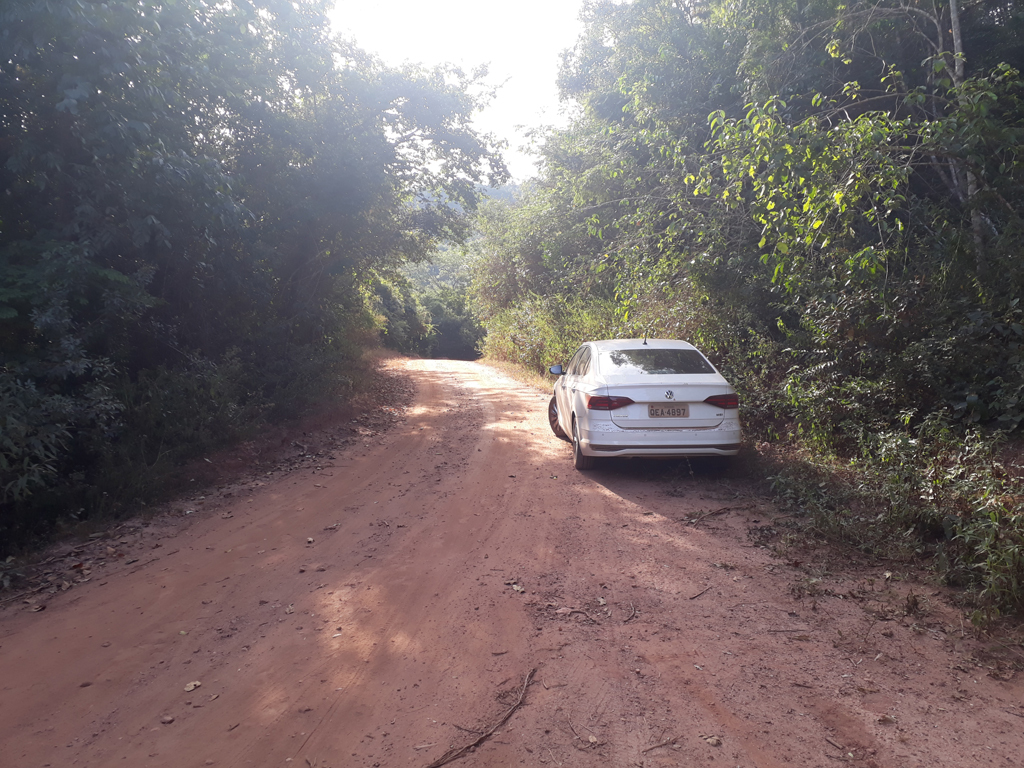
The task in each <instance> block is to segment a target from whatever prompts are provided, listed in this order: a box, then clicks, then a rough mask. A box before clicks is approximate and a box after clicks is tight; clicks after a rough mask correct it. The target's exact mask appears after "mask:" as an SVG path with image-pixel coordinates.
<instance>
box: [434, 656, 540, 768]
mask: <svg viewBox="0 0 1024 768" xmlns="http://www.w3.org/2000/svg"><path fill="white" fill-rule="evenodd" d="M536 673H537V670H536V668H534V669H531V670H530V672H529V674H528V675H527V676H526V679H525V680H523V687H522V688H521V689H520V690H519V698H518V699H516V703H515V704H513V705H512V706H511V707H509V708H508V711H507V712H506V713H505V714H504V715H503V716H502V718H501V720H499V721H498V722H496V723H495V724H494V725H492V726H491V727H490V728H489V729H488V730H487V731H485V732H484V733H482V734H481V735H480V736H479V737H478V738H477V739H476V740H475V741H473V742H471V743H469V744H467V745H466V746H464V747H459V748H458V749H449V750H448V751H447V752H445V753H444V754H443V755H441V757H439V758H438V759H437V760H435V761H434V762H432V763H431V764H430V765H428V766H427V768H441V766H442V765H448V763H450V762H452V761H454V760H458V759H459V758H460V757H462V756H463V755H464V754H466V753H467V752H469V751H470V750H471V749H473V748H474V747H477V746H479V745H480V744H482V743H483V742H484V741H486V740H487V739H488V738H489V737H490V736H491V735H492V734H493V733H494V732H495V731H496V730H498V729H499V728H501V726H503V725H504V724H505V723H507V722H508V720H509V718H510V717H512V715H513V714H514V713H515V711H516V710H517V709H519V707H520V706H521V705H522V703H523V700H524V699H525V698H526V689H527V688H529V687H530V681H531V680H533V676H534V675H535V674H536Z"/></svg>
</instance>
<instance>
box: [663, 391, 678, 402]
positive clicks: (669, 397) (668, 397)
mask: <svg viewBox="0 0 1024 768" xmlns="http://www.w3.org/2000/svg"><path fill="white" fill-rule="evenodd" d="M675 396H676V393H675V392H673V391H672V390H671V389H668V390H665V399H666V400H674V399H675Z"/></svg>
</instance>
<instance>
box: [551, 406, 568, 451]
mask: <svg viewBox="0 0 1024 768" xmlns="http://www.w3.org/2000/svg"><path fill="white" fill-rule="evenodd" d="M548 424H550V425H551V431H552V432H554V433H555V437H560V438H561V439H562V440H568V439H569V436H568V435H567V434H565V430H564V429H562V425H561V424H559V423H558V401H557V400H556V399H555V396H554V395H552V396H551V400H550V402H548Z"/></svg>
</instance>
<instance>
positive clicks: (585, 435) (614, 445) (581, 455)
mask: <svg viewBox="0 0 1024 768" xmlns="http://www.w3.org/2000/svg"><path fill="white" fill-rule="evenodd" d="M550 370H551V373H553V374H554V375H555V376H558V381H556V382H555V392H554V395H553V396H552V398H551V402H550V404H549V406H548V421H549V422H550V424H551V430H552V431H553V432H554V433H555V434H556V435H558V436H559V437H561V438H564V439H568V440H571V441H572V447H573V462H574V464H575V465H576V469H591V468H593V466H594V463H595V462H596V460H597V457H599V456H735V455H736V454H737V453H738V452H739V449H740V440H741V439H742V438H741V433H740V419H739V398H738V397H737V396H736V390H735V389H733V388H732V386H731V385H730V384H729V382H728V381H726V380H725V378H724V377H723V376H722V374H720V373H719V372H718V371H717V370H715V367H714V366H713V365H711V363H710V362H709V361H708V359H707V358H706V357H704V355H702V354H701V353H700V352H699V351H698V350H697V348H696V347H694V346H693V345H692V344H688V343H687V342H685V341H673V340H670V339H624V340H616V341H588V342H587V343H586V344H584V345H583V346H581V347H580V348H579V349H578V350H577V351H576V354H574V355H573V356H572V360H570V361H569V364H568V365H567V366H565V367H564V368H563V367H562V366H561V365H555V366H552V367H551V369H550Z"/></svg>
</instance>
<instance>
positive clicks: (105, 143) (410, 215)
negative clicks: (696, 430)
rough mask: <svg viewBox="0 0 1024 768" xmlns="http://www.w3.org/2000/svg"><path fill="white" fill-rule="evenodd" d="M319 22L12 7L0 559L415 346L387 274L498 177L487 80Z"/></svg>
mask: <svg viewBox="0 0 1024 768" xmlns="http://www.w3.org/2000/svg"><path fill="white" fill-rule="evenodd" d="M327 8H328V4H327V3H326V2H323V1H322V0H315V1H312V2H301V3H292V2H279V1H278V0H253V1H252V2H250V0H243V1H242V2H230V3H219V4H212V5H211V4H208V3H202V2H198V0H181V1H180V2H176V3H171V4H167V3H158V2H149V1H148V0H143V1H142V2H126V1H125V0H108V2H104V3H94V2H85V3H81V2H72V1H71V0H47V2H43V1H42V0H12V2H6V3H4V4H3V6H2V8H0V49H2V51H3V53H2V55H0V556H3V555H7V554H9V553H10V552H12V551H17V550H18V549H19V548H21V547H24V546H30V545H32V543H33V542H36V541H39V540H40V539H41V538H42V537H46V536H48V535H51V534H52V532H53V531H54V530H55V528H56V527H57V526H58V525H59V524H62V523H68V522H70V523H74V522H75V521H82V520H86V519H89V520H96V519H98V518H101V517H104V516H106V517H111V516H114V517H116V516H118V515H120V514H123V513H124V512H125V511H126V510H130V509H131V508H133V507H134V506H137V505H138V504H139V503H142V502H145V501H147V500H149V499H152V498H154V497H156V496H159V495H160V494H161V493H163V492H164V491H165V490H166V488H165V485H166V482H167V480H168V478H170V477H173V475H174V471H175V470H176V468H178V467H180V465H181V464H182V463H183V462H185V461H188V460H190V459H195V458H196V457H198V456H201V455H202V454H203V453H204V452H207V451H209V450H211V449H213V448H216V447H218V446H221V445H223V444H225V443H226V442H229V441H232V440H236V439H238V438H239V437H241V436H244V435H246V434H248V433H250V432H251V431H252V430H254V429H256V428H258V427H259V425H260V424H262V423H264V422H266V421H267V420H271V419H279V418H287V417H293V416H295V415H298V414H300V413H302V412H304V411H305V410H306V409H307V408H309V407H310V406H311V405H312V404H314V403H315V402H317V401H318V400H321V399H323V398H324V397H328V396H330V395H332V394H340V395H344V394H345V393H347V392H350V391H351V390H352V389H353V387H355V386H357V384H358V378H359V375H360V374H359V370H360V359H361V356H362V353H363V350H364V349H366V348H368V347H370V346H375V345H378V344H379V343H381V341H383V342H384V343H386V344H388V345H389V346H392V347H394V348H396V349H401V350H410V349H417V348H418V346H417V345H421V344H422V342H423V339H425V338H427V337H428V336H429V334H430V330H429V327H428V323H427V322H426V321H425V318H424V317H423V315H422V313H421V312H420V310H419V307H418V305H417V304H416V303H415V301H414V300H413V299H412V298H411V295H410V288H409V284H408V282H407V280H406V278H404V277H403V276H402V274H401V273H400V272H399V267H400V266H402V265H403V264H406V263H409V262H416V261H419V260H422V259H424V258H426V257H427V256H428V255H429V254H431V253H432V252H433V251H434V249H435V248H436V247H437V245H438V244H439V243H459V242H462V241H463V240H464V239H465V237H466V236H467V233H468V232H469V227H470V218H469V216H470V214H471V213H472V212H473V211H474V209H475V208H476V206H477V202H478V199H479V197H480V192H479V190H480V189H481V187H482V185H485V184H501V183H502V182H503V181H504V180H505V179H506V177H507V173H506V171H505V167H504V164H503V162H502V160H501V158H500V156H499V155H498V154H497V153H496V151H495V148H494V145H493V143H492V142H491V140H490V139H489V138H488V137H486V136H481V135H479V134H478V133H477V132H476V131H475V130H474V129H473V128H472V126H471V124H470V118H471V116H472V113H473V112H474V110H475V109H476V108H477V107H478V106H479V105H480V104H481V103H482V100H483V99H485V98H487V89H486V88H485V87H484V86H483V85H482V81H481V78H482V76H483V74H484V73H482V72H478V73H465V72H462V71H460V70H458V69H454V68H437V69H430V70H427V69H417V68H414V67H405V68H402V69H400V70H396V69H389V68H387V67H385V66H383V65H382V64H381V63H380V62H379V61H377V60H376V59H374V57H373V56H371V55H369V54H367V53H366V52H364V51H362V50H360V49H358V48H357V47H355V46H354V45H353V44H350V43H347V42H345V41H343V40H337V39H332V38H331V37H330V36H329V30H328V25H327V20H326V17H325V15H324V13H325V10H326V9H327ZM453 311H454V310H453Z"/></svg>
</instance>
